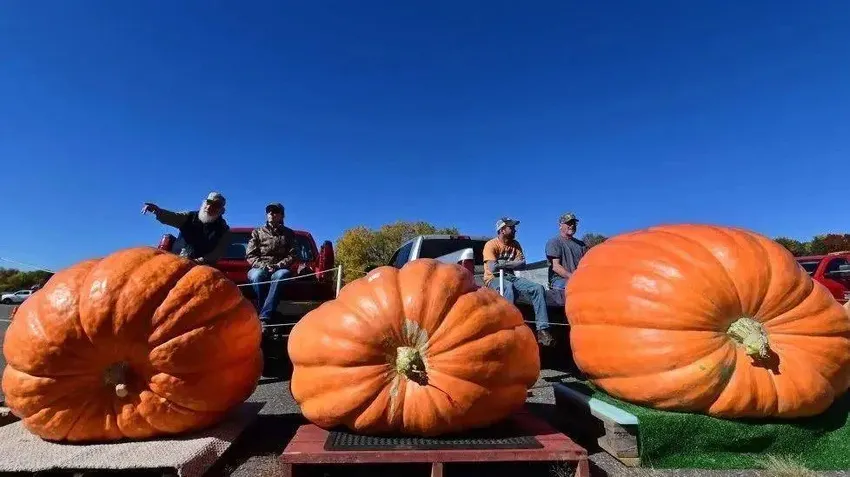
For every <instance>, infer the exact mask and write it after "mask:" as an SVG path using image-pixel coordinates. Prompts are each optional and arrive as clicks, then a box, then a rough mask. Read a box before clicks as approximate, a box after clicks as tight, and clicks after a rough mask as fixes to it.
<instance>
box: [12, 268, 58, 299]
mask: <svg viewBox="0 0 850 477" xmlns="http://www.w3.org/2000/svg"><path fill="white" fill-rule="evenodd" d="M52 275H53V274H52V273H50V272H45V271H41V270H36V271H34V272H23V271H21V270H17V269H14V268H2V267H0V292H3V293H7V292H15V291H18V290H28V289H30V288H32V287H34V286H36V285H43V284H44V283H45V282H46V281H47V279H48V278H50V277H51V276H52Z"/></svg>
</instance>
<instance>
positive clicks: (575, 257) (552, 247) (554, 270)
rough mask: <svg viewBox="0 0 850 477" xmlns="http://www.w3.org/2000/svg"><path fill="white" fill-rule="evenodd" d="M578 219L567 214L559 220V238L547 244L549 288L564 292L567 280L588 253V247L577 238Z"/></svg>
mask: <svg viewBox="0 0 850 477" xmlns="http://www.w3.org/2000/svg"><path fill="white" fill-rule="evenodd" d="M576 230H578V218H577V217H576V215H575V214H574V213H572V212H567V213H566V214H564V215H562V216H561V217H560V218H559V219H558V236H557V237H553V238H551V239H549V241H548V242H546V259H547V260H549V288H551V289H553V290H563V289H565V288H566V287H567V280H569V279H570V276H572V274H573V272H575V271H576V268H577V267H578V262H579V260H581V257H583V256H584V254H585V253H587V245H586V244H585V243H584V242H582V241H581V240H579V239H577V238H575V233H576Z"/></svg>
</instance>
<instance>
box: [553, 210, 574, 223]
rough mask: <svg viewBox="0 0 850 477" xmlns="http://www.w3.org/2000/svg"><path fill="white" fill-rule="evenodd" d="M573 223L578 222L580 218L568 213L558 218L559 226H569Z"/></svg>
mask: <svg viewBox="0 0 850 477" xmlns="http://www.w3.org/2000/svg"><path fill="white" fill-rule="evenodd" d="M572 221H576V222H578V217H576V214H574V213H572V212H567V213H566V214H563V215H561V216H560V217H559V218H558V223H559V224H567V223H569V222H572Z"/></svg>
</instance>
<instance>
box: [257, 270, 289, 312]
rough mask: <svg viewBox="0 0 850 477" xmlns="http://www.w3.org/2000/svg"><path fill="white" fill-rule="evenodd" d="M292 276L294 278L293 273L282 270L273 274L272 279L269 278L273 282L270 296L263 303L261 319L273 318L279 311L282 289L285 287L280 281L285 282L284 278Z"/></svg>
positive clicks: (270, 285)
mask: <svg viewBox="0 0 850 477" xmlns="http://www.w3.org/2000/svg"><path fill="white" fill-rule="evenodd" d="M290 276H292V272H290V271H289V270H287V269H285V268H282V269H280V270H277V271H275V272H274V273H272V275H271V277H270V278H269V280H272V282H271V283H270V284H269V294H268V295H267V296H266V299H265V301H264V302H263V309H262V310H260V317H266V318H271V316H272V314H273V313H274V311H275V310H277V305H278V303H280V291H281V287H283V286H285V285H284V284H283V283H281V282H279V281H278V280H283V279H284V278H289V277H290Z"/></svg>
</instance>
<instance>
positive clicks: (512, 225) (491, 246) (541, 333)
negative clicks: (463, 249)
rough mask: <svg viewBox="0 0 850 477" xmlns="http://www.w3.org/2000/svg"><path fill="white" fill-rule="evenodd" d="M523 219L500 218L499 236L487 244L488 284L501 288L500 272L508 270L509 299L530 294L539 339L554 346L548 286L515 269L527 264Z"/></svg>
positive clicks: (505, 290)
mask: <svg viewBox="0 0 850 477" xmlns="http://www.w3.org/2000/svg"><path fill="white" fill-rule="evenodd" d="M517 225H519V220H514V219H512V218H510V217H502V218H501V219H499V220H498V221H496V234H497V236H496V237H495V238H493V239H491V240H488V241H487V243H486V244H484V253H483V255H484V257H483V258H484V284H485V285H486V286H487V287H489V288H492V289H494V290H497V291H498V290H499V279H498V277H497V273H498V271H499V270H504V294H503V296H504V297H505V299H506V300H508V301H509V302H511V303H514V297H515V296H516V295H520V296H522V297H523V298H526V299H527V300H528V301H529V302H530V303H531V305H532V307H533V308H534V321H535V326H536V328H537V341H538V343H540V344H541V345H542V346H554V344H555V339H554V338H553V337H552V335H551V334H550V333H549V313H548V311H547V310H546V289H545V288H544V287H543V285H540V284H539V283H535V282H532V281H531V280H527V279H525V278H521V277H517V276H516V275H515V274H514V270H519V269H522V268H523V267H525V255H524V254H523V252H522V246H521V245H520V244H519V242H518V241H517V240H516V238H515V237H516V226H517Z"/></svg>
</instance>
